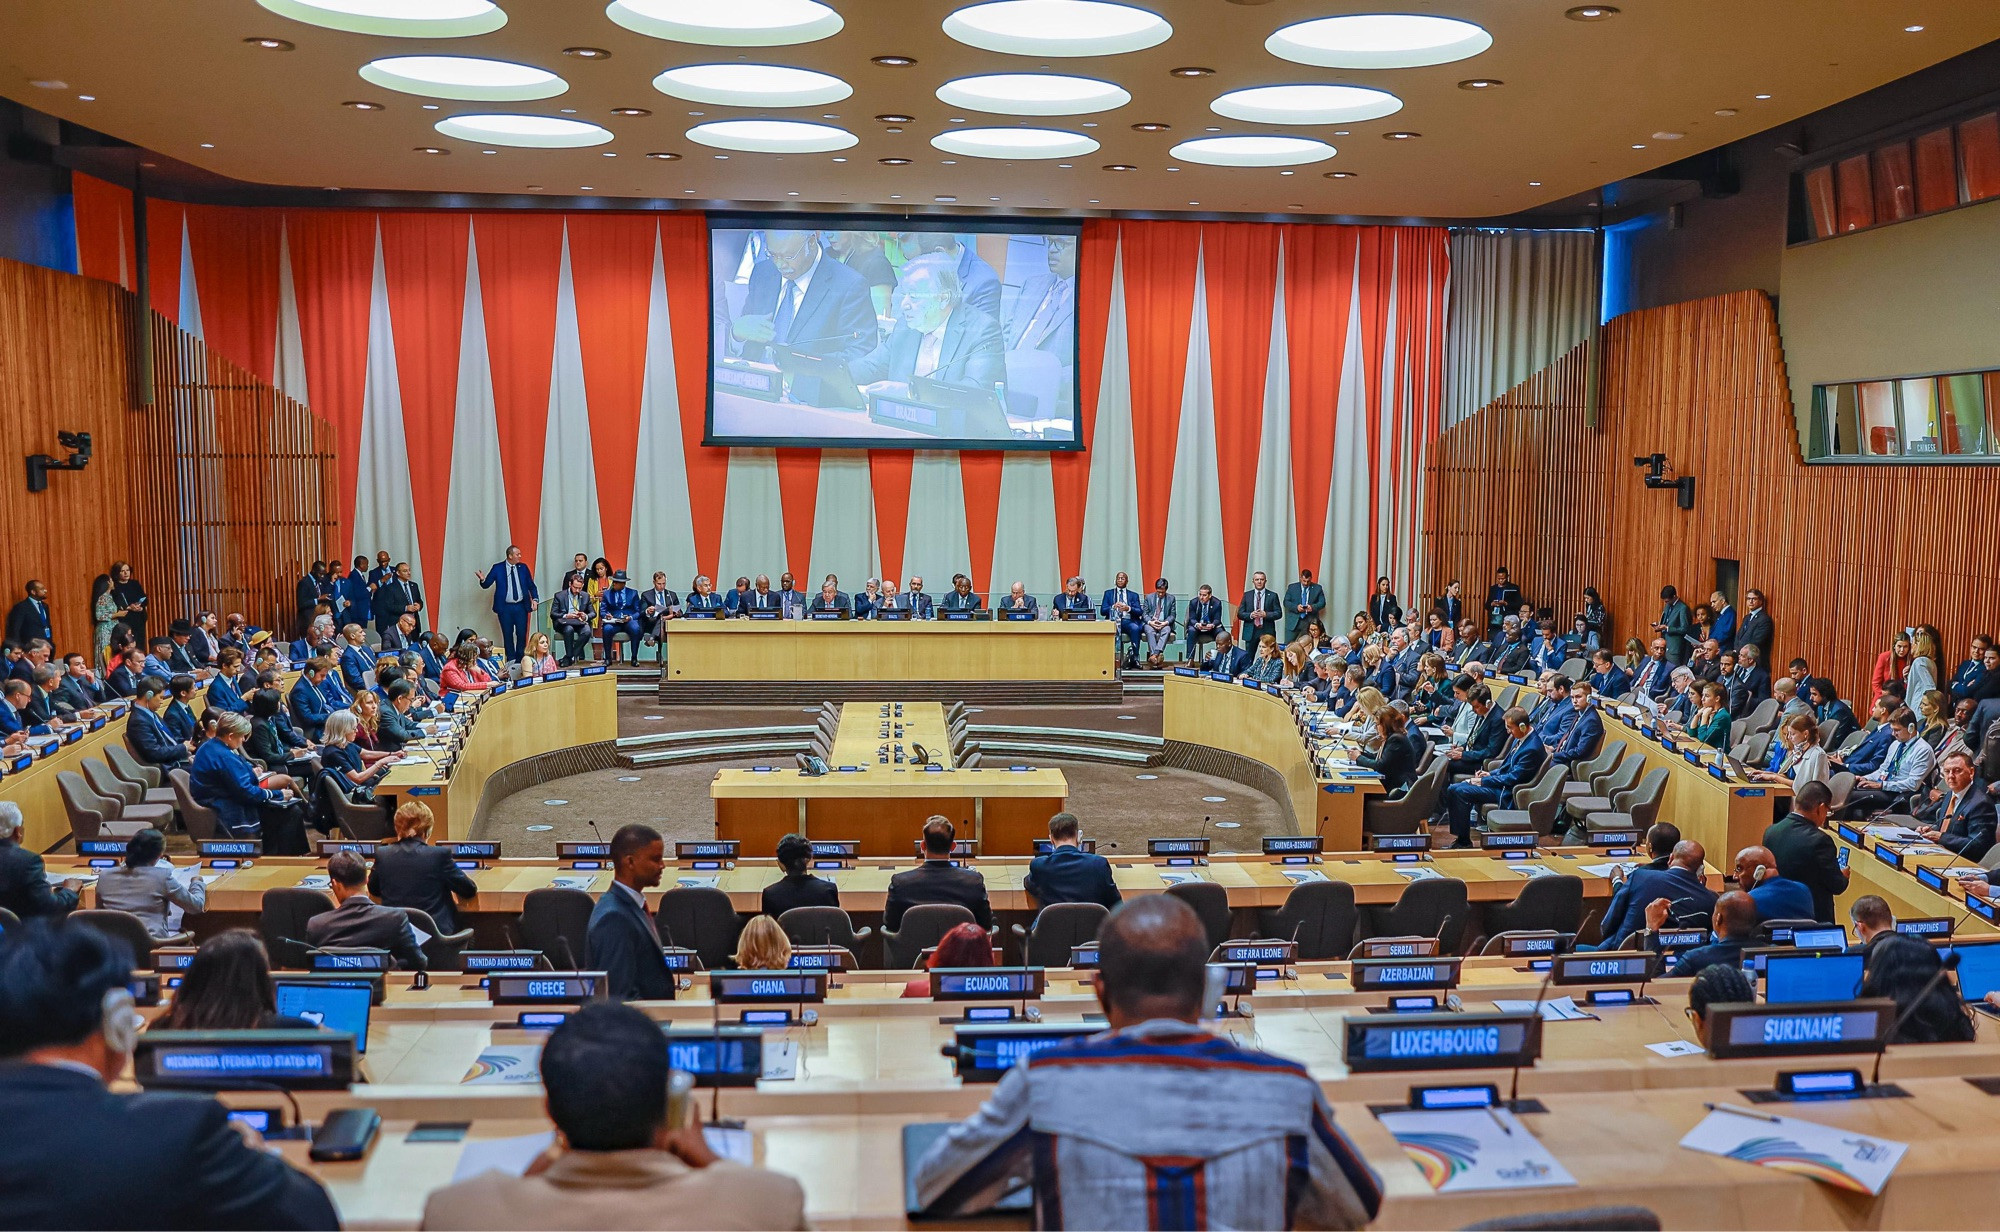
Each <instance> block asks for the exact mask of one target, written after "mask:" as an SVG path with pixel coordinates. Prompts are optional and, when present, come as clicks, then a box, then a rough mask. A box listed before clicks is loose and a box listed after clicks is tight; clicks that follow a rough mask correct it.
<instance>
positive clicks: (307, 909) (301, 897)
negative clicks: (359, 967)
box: [257, 886, 333, 970]
mask: <svg viewBox="0 0 2000 1232" xmlns="http://www.w3.org/2000/svg"><path fill="white" fill-rule="evenodd" d="M332 910H333V896H332V895H330V894H328V893H327V892H326V891H325V890H309V889H306V888H305V887H304V886H277V887H275V888H273V889H269V890H266V891H264V900H263V908H262V910H260V911H259V912H258V913H257V933H258V935H259V936H261V937H263V939H264V952H265V953H266V954H269V955H270V956H271V965H272V966H273V967H289V968H292V969H294V970H303V969H304V968H307V967H310V966H312V954H311V951H312V946H311V945H309V944H308V943H307V941H306V921H308V920H310V919H312V918H313V917H314V916H316V915H319V914H321V913H323V912H327V911H332Z"/></svg>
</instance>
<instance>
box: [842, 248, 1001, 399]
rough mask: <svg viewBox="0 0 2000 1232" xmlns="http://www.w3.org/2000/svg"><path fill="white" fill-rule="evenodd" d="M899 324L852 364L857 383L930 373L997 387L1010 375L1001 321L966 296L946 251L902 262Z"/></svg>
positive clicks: (948, 380)
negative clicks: (937, 254)
mask: <svg viewBox="0 0 2000 1232" xmlns="http://www.w3.org/2000/svg"><path fill="white" fill-rule="evenodd" d="M890 304H891V307H892V308H893V310H894V311H895V314H896V326H895V328H894V329H891V330H890V331H889V336H888V337H886V338H884V339H883V340H882V341H881V342H880V343H878V344H877V345H876V346H875V347H874V349H872V350H870V351H869V352H868V353H867V354H866V355H863V356H861V357H860V358H859V359H855V360H853V361H851V362H850V363H849V364H848V371H849V373H850V374H851V375H852V376H853V377H854V382H855V384H857V385H871V384H874V383H875V382H877V381H899V382H908V381H909V380H911V378H913V377H920V376H921V377H929V378H931V379H934V380H938V381H942V382H944V383H945V384H948V385H968V386H977V387H979V388H981V389H993V388H995V387H997V386H999V385H1002V384H1004V383H1005V382H1006V380H1007V357H1006V351H1005V349H1004V346H1003V344H1002V341H1001V337H1000V322H999V321H997V320H995V319H994V318H993V316H992V315H991V314H989V313H986V312H982V311H980V310H979V309H978V308H976V307H974V306H973V305H971V304H969V303H967V302H966V300H965V295H964V291H963V288H962V287H961V285H960V283H959V280H958V274H957V272H956V271H954V270H953V269H952V267H951V265H950V263H949V262H947V261H946V260H945V258H943V257H942V256H928V257H919V258H917V259H916V260H914V261H911V262H909V263H907V264H905V265H904V266H903V271H902V276H901V278H900V280H899V281H898V282H897V283H896V291H895V294H894V296H893V297H892V298H891V300H890Z"/></svg>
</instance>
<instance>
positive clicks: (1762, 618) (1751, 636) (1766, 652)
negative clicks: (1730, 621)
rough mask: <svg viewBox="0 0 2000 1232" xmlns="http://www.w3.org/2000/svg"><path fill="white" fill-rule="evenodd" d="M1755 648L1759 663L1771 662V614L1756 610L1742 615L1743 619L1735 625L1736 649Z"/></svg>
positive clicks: (1761, 609) (1759, 609)
mask: <svg viewBox="0 0 2000 1232" xmlns="http://www.w3.org/2000/svg"><path fill="white" fill-rule="evenodd" d="M1745 646H1755V647H1756V648H1757V657H1758V660H1759V661H1760V662H1764V663H1769V662H1770V661H1771V613H1770V612H1768V611H1766V610H1764V609H1763V608H1758V609H1757V610H1756V611H1754V612H1745V613H1743V619H1742V620H1741V621H1739V622H1738V623H1737V625H1736V649H1738V650H1741V649H1743V647H1745Z"/></svg>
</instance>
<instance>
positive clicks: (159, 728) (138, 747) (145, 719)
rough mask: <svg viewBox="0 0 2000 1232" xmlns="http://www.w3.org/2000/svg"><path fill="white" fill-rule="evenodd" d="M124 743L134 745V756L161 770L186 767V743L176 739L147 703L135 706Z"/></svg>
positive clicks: (128, 718) (129, 717)
mask: <svg viewBox="0 0 2000 1232" xmlns="http://www.w3.org/2000/svg"><path fill="white" fill-rule="evenodd" d="M125 743H126V744H128V745H130V746H131V748H132V753H133V755H134V756H136V757H137V758H138V759H139V760H140V761H143V762H145V763H146V764H148V765H152V766H158V767H160V769H162V770H185V769H187V765H188V751H187V745H185V744H183V743H181V742H180V741H179V740H176V739H175V738H174V734H173V733H172V732H170V731H168V730H167V725H166V724H165V723H162V722H161V721H160V716H159V715H157V714H154V713H153V712H152V711H151V710H148V709H147V708H146V707H144V706H134V707H132V710H131V713H130V715H129V716H128V717H127V718H126V720H125Z"/></svg>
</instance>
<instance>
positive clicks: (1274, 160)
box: [1170, 135, 1338, 167]
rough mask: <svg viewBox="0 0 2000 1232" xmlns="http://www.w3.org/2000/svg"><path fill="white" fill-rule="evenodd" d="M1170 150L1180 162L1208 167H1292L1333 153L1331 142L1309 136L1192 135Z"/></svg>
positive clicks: (1334, 151)
mask: <svg viewBox="0 0 2000 1232" xmlns="http://www.w3.org/2000/svg"><path fill="white" fill-rule="evenodd" d="M1170 153H1171V154H1172V155H1173V157H1175V158H1178V159H1180V160H1181V161H1182V162H1189V163H1205V164H1207V165H1208V166H1211V167H1294V166H1298V165H1299V164H1301V163H1320V162H1325V161H1326V160H1327V159H1329V158H1332V157H1333V156H1334V155H1335V154H1336V153H1338V151H1337V150H1335V149H1334V148H1333V147H1332V146H1330V145H1328V144H1327V143H1326V142H1324V141H1317V140H1315V139H1313V138H1311V137H1278V136H1264V135H1257V136H1248V137H1196V138H1195V139H1194V140H1192V141H1183V142H1181V143H1180V144H1179V145H1177V146H1175V147H1174V148H1173V149H1172V150H1171V151H1170Z"/></svg>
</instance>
